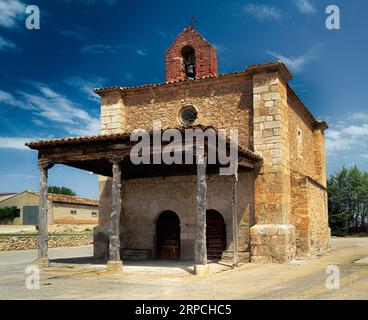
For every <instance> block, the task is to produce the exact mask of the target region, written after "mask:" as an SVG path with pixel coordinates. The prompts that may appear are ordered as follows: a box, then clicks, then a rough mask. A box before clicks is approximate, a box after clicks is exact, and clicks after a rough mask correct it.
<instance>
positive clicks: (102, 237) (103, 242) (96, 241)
mask: <svg viewBox="0 0 368 320" xmlns="http://www.w3.org/2000/svg"><path fill="white" fill-rule="evenodd" d="M93 256H94V257H95V258H96V259H108V257H109V230H108V226H104V225H98V226H97V227H95V228H94V229H93Z"/></svg>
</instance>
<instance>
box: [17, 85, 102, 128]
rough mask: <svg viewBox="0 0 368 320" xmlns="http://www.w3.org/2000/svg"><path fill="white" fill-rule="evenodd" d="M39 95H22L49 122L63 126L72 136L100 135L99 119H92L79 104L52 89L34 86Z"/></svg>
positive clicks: (24, 93) (44, 86)
mask: <svg viewBox="0 0 368 320" xmlns="http://www.w3.org/2000/svg"><path fill="white" fill-rule="evenodd" d="M34 87H35V89H37V90H38V91H39V92H38V93H32V94H30V93H26V92H23V93H21V94H22V96H23V98H24V100H26V101H28V102H29V103H30V104H31V105H32V106H34V107H35V108H36V109H37V114H38V115H39V116H40V117H42V118H45V119H47V120H49V121H53V122H56V123H60V124H63V125H64V126H65V130H66V131H67V132H68V133H69V134H71V135H92V134H98V133H99V119H98V118H95V117H92V116H91V115H89V114H88V113H87V112H86V111H85V110H83V109H81V108H80V107H79V106H78V105H77V104H75V103H73V102H72V101H70V100H68V99H67V98H65V97H64V96H63V95H61V94H59V93H57V92H56V91H54V90H53V89H51V88H50V87H48V86H46V85H44V84H39V83H36V84H34Z"/></svg>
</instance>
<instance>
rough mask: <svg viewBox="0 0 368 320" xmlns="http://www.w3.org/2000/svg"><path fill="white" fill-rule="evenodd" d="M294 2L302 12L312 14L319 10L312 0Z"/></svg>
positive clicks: (295, 0) (296, 0)
mask: <svg viewBox="0 0 368 320" xmlns="http://www.w3.org/2000/svg"><path fill="white" fill-rule="evenodd" d="M294 2H295V4H296V6H297V7H298V9H299V11H300V12H301V13H304V14H310V15H312V14H315V13H316V12H317V9H316V8H315V7H314V5H313V3H312V1H311V0H294Z"/></svg>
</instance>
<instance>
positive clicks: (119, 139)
mask: <svg viewBox="0 0 368 320" xmlns="http://www.w3.org/2000/svg"><path fill="white" fill-rule="evenodd" d="M188 128H192V129H202V130H206V129H209V128H211V129H213V128H212V127H205V126H192V127H178V128H167V129H178V130H180V131H181V132H184V130H185V129H188ZM167 129H165V130H167ZM152 134H153V133H152V132H150V135H152ZM130 138H131V133H116V134H109V135H95V136H82V137H73V138H62V139H50V140H39V141H32V142H28V143H26V146H28V147H29V148H30V149H33V150H38V151H39V155H38V158H39V163H40V164H42V163H44V164H50V165H53V164H64V165H67V166H71V167H75V168H78V169H82V170H87V171H90V172H93V173H96V174H101V175H104V176H111V170H112V164H111V159H112V158H114V157H122V158H124V160H123V161H122V166H123V170H122V172H123V178H137V177H146V176H166V175H185V174H194V173H195V172H196V169H195V168H196V166H195V164H194V165H188V164H171V165H166V164H140V165H134V164H133V163H132V161H131V159H130V151H131V148H132V147H133V146H134V145H135V144H136V143H137V142H136V141H131V139H130ZM169 143H170V142H169V141H168V142H166V141H162V142H161V144H162V147H164V146H165V145H167V144H169ZM182 143H183V152H185V150H186V148H187V147H188V141H185V139H183V142H182ZM184 144H185V145H184ZM205 144H206V152H207V151H208V150H209V149H211V148H212V149H213V148H216V151H217V152H223V151H221V150H219V149H218V148H217V146H213V145H211V144H210V143H208V141H205ZM189 147H194V148H195V143H193V145H192V146H190V145H189ZM226 149H227V150H226V151H227V152H228V151H229V150H230V141H229V140H227V141H226ZM149 152H150V155H151V156H152V154H153V153H154V152H153V151H152V145H151V148H150V150H149ZM160 153H161V154H162V155H163V154H164V152H163V150H161V151H160ZM260 160H262V157H261V156H260V155H259V154H257V153H255V152H253V151H251V150H249V149H247V148H244V147H240V146H239V147H238V163H239V168H248V169H249V168H253V164H254V163H255V162H257V161H260ZM220 166H221V165H220V164H216V165H214V164H212V165H211V164H209V165H208V166H207V168H208V170H209V171H218V169H219V167H220Z"/></svg>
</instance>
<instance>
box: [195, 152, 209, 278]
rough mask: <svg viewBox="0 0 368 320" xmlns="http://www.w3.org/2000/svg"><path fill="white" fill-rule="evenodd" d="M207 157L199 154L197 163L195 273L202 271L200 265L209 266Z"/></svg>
mask: <svg viewBox="0 0 368 320" xmlns="http://www.w3.org/2000/svg"><path fill="white" fill-rule="evenodd" d="M206 195H207V183H206V157H205V156H204V155H199V156H198V163H197V215H196V225H195V255H194V257H195V262H194V263H195V273H197V274H198V273H202V272H203V271H202V270H203V268H202V270H201V267H200V266H207V248H206Z"/></svg>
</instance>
